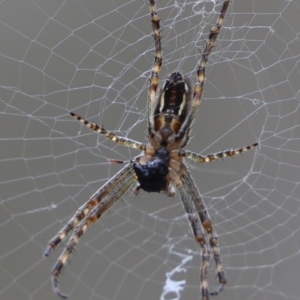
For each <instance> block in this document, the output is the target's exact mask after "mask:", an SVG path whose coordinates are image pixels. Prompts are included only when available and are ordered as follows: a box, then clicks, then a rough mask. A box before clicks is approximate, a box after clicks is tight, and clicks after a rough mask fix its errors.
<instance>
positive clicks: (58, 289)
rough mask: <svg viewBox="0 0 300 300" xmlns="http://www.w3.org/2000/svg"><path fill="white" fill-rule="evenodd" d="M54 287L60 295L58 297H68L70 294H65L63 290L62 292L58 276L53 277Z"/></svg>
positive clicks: (55, 291)
mask: <svg viewBox="0 0 300 300" xmlns="http://www.w3.org/2000/svg"><path fill="white" fill-rule="evenodd" d="M52 287H53V290H54V293H55V294H56V295H57V296H58V297H60V298H62V299H68V295H66V294H63V293H62V292H61V290H60V288H59V284H58V279H57V277H54V276H53V277H52Z"/></svg>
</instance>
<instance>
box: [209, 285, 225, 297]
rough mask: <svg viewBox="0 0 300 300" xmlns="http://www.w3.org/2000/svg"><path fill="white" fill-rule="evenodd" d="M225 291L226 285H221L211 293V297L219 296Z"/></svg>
mask: <svg viewBox="0 0 300 300" xmlns="http://www.w3.org/2000/svg"><path fill="white" fill-rule="evenodd" d="M223 289H224V283H221V284H220V285H219V286H217V287H216V288H215V290H214V291H213V292H210V293H209V294H210V295H211V296H217V295H219V294H220V293H221V292H222V291H223Z"/></svg>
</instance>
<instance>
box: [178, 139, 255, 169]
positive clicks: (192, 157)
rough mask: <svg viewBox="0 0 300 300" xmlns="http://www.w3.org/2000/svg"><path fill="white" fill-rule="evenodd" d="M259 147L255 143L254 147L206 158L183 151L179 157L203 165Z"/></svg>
mask: <svg viewBox="0 0 300 300" xmlns="http://www.w3.org/2000/svg"><path fill="white" fill-rule="evenodd" d="M257 146H258V143H254V144H252V145H249V146H245V147H242V148H239V149H232V150H227V151H222V152H218V153H214V154H208V155H205V156H202V155H200V154H197V153H195V152H192V151H188V150H182V151H181V152H180V153H179V156H181V157H185V158H187V159H189V160H191V161H193V162H197V163H199V164H202V163H206V162H211V161H214V160H217V159H219V158H225V157H229V156H230V157H232V156H235V155H238V154H242V153H244V152H246V151H249V150H252V149H254V148H255V147H257Z"/></svg>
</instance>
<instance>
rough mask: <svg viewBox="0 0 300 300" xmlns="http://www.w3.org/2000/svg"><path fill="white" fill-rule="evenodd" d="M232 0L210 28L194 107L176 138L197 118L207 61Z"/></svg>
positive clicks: (200, 66) (198, 74)
mask: <svg viewBox="0 0 300 300" xmlns="http://www.w3.org/2000/svg"><path fill="white" fill-rule="evenodd" d="M230 1H231V0H225V1H224V3H223V6H222V9H221V12H220V15H219V18H218V20H217V23H216V25H215V26H214V27H213V28H212V29H211V30H210V33H209V36H208V40H207V42H206V45H205V49H204V52H203V53H202V57H201V60H200V63H199V65H198V68H197V82H196V84H195V87H194V95H193V104H192V109H191V111H190V113H189V115H188V116H187V118H186V119H185V121H184V123H183V124H182V126H181V128H180V130H179V131H178V133H177V135H176V140H179V141H180V140H181V139H182V138H183V137H184V136H185V134H186V131H187V130H188V129H189V128H190V127H191V125H192V122H193V120H194V119H195V116H196V114H197V111H198V108H199V106H200V103H201V98H202V92H203V87H204V82H205V78H206V76H205V69H206V63H207V60H208V57H209V54H210V52H211V50H212V49H213V47H214V46H215V42H216V39H217V37H218V34H219V32H220V29H221V26H222V23H223V20H224V18H225V14H226V11H227V8H228V6H229V3H230Z"/></svg>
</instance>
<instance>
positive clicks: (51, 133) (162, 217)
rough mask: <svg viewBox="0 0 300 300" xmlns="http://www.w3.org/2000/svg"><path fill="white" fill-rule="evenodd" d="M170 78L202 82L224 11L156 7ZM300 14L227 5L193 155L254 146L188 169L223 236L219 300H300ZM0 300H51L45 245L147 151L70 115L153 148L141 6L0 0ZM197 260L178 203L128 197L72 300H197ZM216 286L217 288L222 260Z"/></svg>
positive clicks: (283, 7) (146, 22)
mask: <svg viewBox="0 0 300 300" xmlns="http://www.w3.org/2000/svg"><path fill="white" fill-rule="evenodd" d="M157 2H158V3H157V9H158V13H159V16H160V17H161V25H162V40H163V51H164V60H163V68H162V71H161V74H160V78H161V79H163V78H165V77H166V76H167V75H168V74H169V73H170V72H172V71H174V70H180V71H182V72H183V73H185V74H187V76H189V77H190V78H191V81H192V83H193V84H194V83H195V69H196V65H197V63H198V61H199V58H200V53H201V51H202V50H203V47H204V40H205V39H206V37H207V33H208V32H209V28H211V27H212V26H213V24H214V23H215V22H216V19H217V17H218V12H219V10H220V7H221V3H222V1H208V0H207V1H188V0H179V1H174V0H172V1H157ZM299 14H300V6H299V3H298V1H297V0H294V1H285V0H268V1H260V0H248V1H239V0H235V1H232V3H231V4H230V7H229V11H228V13H227V16H226V20H225V22H224V26H223V28H222V30H221V34H220V36H219V38H218V42H217V46H216V48H215V49H214V52H213V53H212V55H211V56H210V58H209V63H208V66H207V80H206V84H205V91H204V95H203V100H202V104H201V107H200V110H199V113H198V116H197V119H196V123H195V124H194V126H193V130H192V139H191V141H190V143H189V145H188V147H187V148H188V149H191V150H193V151H195V152H199V153H201V154H208V153H211V152H217V151H221V150H226V149H228V148H237V147H241V146H244V145H247V144H251V143H254V142H256V141H258V142H259V143H260V146H259V148H257V149H256V150H253V151H251V152H250V153H245V154H244V155H241V156H237V157H235V158H232V159H231V158H230V159H226V160H224V161H222V160H220V161H217V162H214V163H210V164H207V165H197V164H189V167H190V170H191V172H192V175H193V177H194V179H195V181H196V183H197V186H198V187H199V190H200V191H201V194H202V196H203V199H204V200H205V203H206V204H207V207H208V209H209V212H210V215H211V218H212V221H213V224H214V226H215V229H216V231H217V232H218V235H219V243H220V247H221V253H222V261H223V264H224V267H225V270H226V274H227V279H228V284H227V285H226V287H225V291H224V292H223V293H222V294H221V295H219V296H218V299H222V300H226V299H243V300H244V299H272V300H274V299H275V300H276V299H299V295H300V286H299V278H300V276H299V270H300V259H299V255H300V253H299V252H300V251H299V249H300V230H299V228H300V217H299V215H300V213H299V207H300V200H299V195H300V184H299V182H300V166H299V161H300V155H299V149H300V130H299V129H300V128H299V121H300V109H299V103H300V93H299V82H300V76H299V73H300V69H299V68H300V66H299V61H300V54H299V49H300V38H299V32H300V19H299ZM0 36H1V43H0V65H1V71H0V124H1V127H0V128H1V130H0V149H1V151H0V153H1V154H0V170H1V171H0V191H1V192H0V201H1V210H0V233H1V237H2V239H1V244H0V267H1V271H0V298H1V299H2V300H8V299H22V300H24V299H45V300H49V299H56V296H55V295H54V294H53V292H52V288H51V282H50V272H51V268H52V267H53V265H54V263H55V261H56V259H57V258H58V256H59V254H60V252H61V251H62V250H63V246H64V245H66V243H63V246H61V247H58V249H57V250H56V251H55V252H53V253H51V255H50V257H49V258H44V257H43V251H44V249H45V247H46V245H47V243H48V241H49V240H50V239H51V238H52V237H53V236H54V235H55V234H56V233H57V231H58V230H60V229H61V228H62V226H64V224H65V223H66V222H67V221H68V219H69V218H70V217H71V216H72V215H73V214H74V212H75V211H76V209H77V208H78V207H79V206H81V205H82V204H83V203H84V202H85V201H86V200H87V199H88V198H89V197H90V196H91V195H92V194H93V193H94V192H95V191H96V190H97V189H98V188H99V187H100V186H101V185H103V184H104V183H105V182H106V181H107V179H108V178H110V177H112V176H113V175H114V174H115V173H116V172H117V171H118V170H119V169H120V168H121V166H120V165H111V164H109V163H108V161H107V159H108V158H115V159H123V160H129V159H131V158H133V157H134V156H135V155H137V154H138V152H137V151H134V150H130V149H124V148H122V147H119V146H116V145H115V144H113V143H112V142H110V141H107V140H106V139H105V138H103V137H101V136H98V135H97V134H95V133H93V132H91V131H90V130H88V129H87V128H85V127H83V126H82V125H80V124H79V122H76V121H75V120H73V119H72V118H71V117H70V116H69V111H74V112H76V113H78V114H79V115H81V116H83V117H85V118H87V119H89V120H91V121H93V122H97V123H98V124H101V125H103V126H105V128H107V129H109V130H113V131H115V132H116V133H117V134H120V135H122V136H126V137H129V138H132V139H136V140H139V141H142V142H144V141H145V138H146V108H145V107H146V99H147V98H146V97H147V78H148V77H149V74H150V68H151V65H152V62H153V55H154V53H153V39H152V36H151V24H150V15H149V8H148V2H147V1H145V0H132V1H121V0H114V1H111V0H107V1H101V0H98V1H90V0H88V1H57V0H55V1H44V0H32V1H29V0H9V1H1V3H0ZM200 263H201V258H200V254H199V248H198V245H197V243H196V242H195V241H194V237H193V234H192V232H191V230H190V226H189V223H188V221H187V220H186V217H185V215H184V211H183V208H182V206H181V203H180V199H179V197H178V196H177V197H175V198H174V199H168V198H166V196H164V195H159V194H146V193H145V192H141V193H140V195H139V196H138V197H135V196H133V195H132V192H131V190H130V191H128V192H127V193H126V195H125V196H124V197H123V199H122V200H121V201H119V202H118V203H117V204H116V205H115V206H114V207H113V208H112V209H111V210H110V213H108V214H106V215H105V216H104V217H103V218H102V219H101V220H100V221H99V222H98V223H97V224H95V225H94V226H92V227H91V228H90V230H88V232H87V233H86V234H85V235H84V236H83V238H82V239H81V241H80V243H79V245H78V247H77V248H76V252H75V253H74V255H72V257H71V260H70V263H69V264H68V265H67V267H66V268H65V270H64V272H63V274H62V276H61V277H60V283H61V288H62V291H64V292H65V293H67V294H69V296H70V299H72V300H77V299H149V300H150V299H199V298H200V294H199V266H200ZM209 283H210V288H211V289H213V287H214V286H215V285H216V284H217V281H216V278H215V271H214V263H213V261H212V262H211V268H210V270H209Z"/></svg>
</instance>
